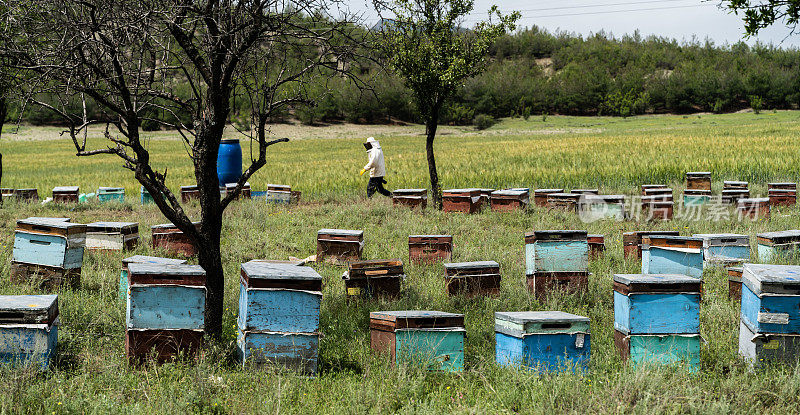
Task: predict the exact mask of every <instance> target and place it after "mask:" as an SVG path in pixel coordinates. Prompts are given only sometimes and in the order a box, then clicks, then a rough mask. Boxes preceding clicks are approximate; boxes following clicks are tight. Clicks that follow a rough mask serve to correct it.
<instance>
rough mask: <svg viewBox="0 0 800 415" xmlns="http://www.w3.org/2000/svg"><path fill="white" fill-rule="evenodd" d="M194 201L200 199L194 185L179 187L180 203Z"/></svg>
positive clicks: (197, 189) (198, 190)
mask: <svg viewBox="0 0 800 415" xmlns="http://www.w3.org/2000/svg"><path fill="white" fill-rule="evenodd" d="M196 199H200V189H199V188H198V187H197V186H196V185H192V186H181V203H189V201H191V200H196Z"/></svg>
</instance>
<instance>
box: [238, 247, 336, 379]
mask: <svg viewBox="0 0 800 415" xmlns="http://www.w3.org/2000/svg"><path fill="white" fill-rule="evenodd" d="M321 303H322V276H321V275H319V274H318V273H317V272H316V271H314V269H313V268H309V267H304V266H297V265H293V264H291V263H278V262H266V261H250V262H247V263H244V264H242V266H241V285H240V288H239V318H238V320H237V326H238V338H237V342H236V344H237V348H238V354H239V359H240V360H241V361H242V363H243V364H246V363H248V362H251V363H253V364H259V365H260V364H268V365H276V366H280V367H284V368H287V369H292V370H296V371H298V372H300V373H305V374H314V373H316V371H317V356H318V350H319V311H320V304H321Z"/></svg>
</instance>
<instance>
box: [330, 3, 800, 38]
mask: <svg viewBox="0 0 800 415" xmlns="http://www.w3.org/2000/svg"><path fill="white" fill-rule="evenodd" d="M345 1H346V2H348V1H349V7H350V8H351V10H352V11H359V12H362V13H363V16H364V18H365V19H366V20H367V22H369V23H374V22H375V21H377V15H376V13H375V12H374V11H373V9H372V3H371V1H368V0H345ZM492 4H497V5H498V6H499V7H500V9H501V10H502V11H504V12H508V11H513V10H518V11H520V12H521V13H522V19H521V20H520V22H519V25H520V26H533V25H537V26H540V27H544V28H546V29H548V30H550V31H555V30H565V31H569V32H574V33H579V34H583V35H587V34H589V33H593V32H598V31H601V30H604V31H606V32H611V33H613V34H614V35H615V36H621V35H623V34H626V33H633V32H634V31H635V30H637V29H638V30H639V31H640V32H641V33H642V34H643V35H649V34H655V35H659V36H667V37H670V38H675V39H678V40H691V39H692V37H696V38H698V39H700V40H703V39H706V38H710V39H712V40H713V41H714V42H715V43H716V44H718V45H721V44H725V43H735V42H737V41H739V40H740V39H741V38H742V34H743V32H744V29H743V26H742V21H741V19H740V17H738V16H736V15H732V14H729V13H728V12H727V11H725V10H720V9H719V8H718V7H717V4H718V2H716V1H715V2H702V1H699V0H594V1H592V0H559V1H546V0H495V1H492V0H475V11H476V12H475V14H474V15H472V16H470V17H469V18H467V21H466V24H465V25H466V26H472V25H474V23H475V20H476V19H479V18H485V17H486V11H487V10H488V9H489V7H491V5H492ZM787 35H788V30H787V29H786V27H784V26H780V25H778V26H775V27H771V28H768V29H765V30H763V31H762V32H761V33H760V34H759V36H758V37H756V38H753V39H748V40H746V42H747V43H751V44H752V43H755V42H756V41H757V40H758V41H761V42H763V43H773V44H775V45H778V46H781V47H797V46H800V35H796V36H791V37H788V38H787Z"/></svg>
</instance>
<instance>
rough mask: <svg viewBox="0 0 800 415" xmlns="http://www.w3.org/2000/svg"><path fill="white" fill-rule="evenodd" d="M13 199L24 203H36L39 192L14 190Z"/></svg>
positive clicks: (35, 190)
mask: <svg viewBox="0 0 800 415" xmlns="http://www.w3.org/2000/svg"><path fill="white" fill-rule="evenodd" d="M14 197H16V198H17V200H21V201H25V202H38V201H39V191H38V190H37V189H14Z"/></svg>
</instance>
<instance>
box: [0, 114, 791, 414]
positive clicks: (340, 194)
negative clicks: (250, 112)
mask: <svg viewBox="0 0 800 415" xmlns="http://www.w3.org/2000/svg"><path fill="white" fill-rule="evenodd" d="M798 121H800V114H799V113H796V112H779V113H776V114H772V113H763V114H761V115H754V114H736V115H723V116H716V115H715V116H710V115H703V116H700V118H698V117H697V116H691V117H686V118H684V117H680V116H677V117H673V116H653V117H637V118H631V119H604V118H576V117H548V119H547V122H545V123H543V122H542V121H541V119H537V120H534V119H533V118H532V119H531V120H530V121H528V122H524V121H521V120H504V121H503V122H502V123H501V124H499V125H498V126H495V127H493V128H491V129H489V130H488V131H484V132H480V133H477V132H474V131H472V130H470V129H466V128H447V129H445V132H446V133H448V134H447V135H444V136H442V137H441V139H440V140H439V142H438V146H439V160H440V163H441V164H440V168H441V171H442V176H443V180H444V182H445V186H446V187H460V186H496V187H500V186H503V187H510V186H526V187H549V186H552V185H557V186H566V187H572V186H575V187H577V186H581V187H583V186H601V187H602V189H603V191H604V192H605V193H611V192H623V193H626V194H635V193H637V188H636V185H638V184H641V183H644V182H668V183H670V184H671V185H673V186H674V187H676V188H680V187H681V183H680V181H681V179H682V175H683V173H684V172H685V171H687V170H706V169H708V170H711V171H712V172H713V177H714V180H715V186H716V188H715V190H716V191H718V190H719V188H718V187H719V186H721V181H722V180H723V179H729V180H732V179H742V180H750V181H751V182H752V184H751V189H752V190H753V193H754V194H757V193H762V194H763V193H764V189H765V185H764V183H765V182H766V181H767V180H773V179H774V180H794V181H796V180H797V179H798V173H797V166H798V163H797V157H798V156H797V154H798V152H797V148H798V138H797V136H798V135H797V134H796V130H797V129H798V127H799V126H800V123H799V122H798ZM281 128H283V129H284V130H283V132H286V133H287V134H289V133H294V134H296V135H297V136H305V135H316V136H317V137H320V136H324V135H325V133H324V131H327V130H326V129H310V128H301V127H289V126H282V127H281ZM326 128H328V127H326ZM335 128H339V129H338V130H335V134H341V135H349V134H352V135H351V137H353V138H341V137H339V138H336V139H324V138H306V139H299V140H296V141H294V142H292V143H289V144H288V145H285V146H282V147H280V146H279V147H275V148H274V149H273V150H271V151H270V157H271V160H272V161H271V164H270V165H269V166H267V168H265V170H264V171H262V172H259V173H258V175H257V177H255V178H254V179H253V180H251V183H252V184H253V187H254V188H255V189H259V188H263V187H264V185H265V184H266V183H268V182H279V183H287V184H291V185H292V186H293V188H298V189H300V190H303V192H304V200H305V201H306V202H304V203H303V204H301V205H299V206H294V207H291V208H288V209H287V208H284V207H275V206H265V205H264V204H262V203H259V202H258V201H255V200H252V201H242V202H239V203H236V204H234V205H232V206H231V207H230V208H229V210H228V211H227V212H226V220H225V232H224V235H225V236H224V240H223V260H224V263H225V270H226V275H228V276H229V278H228V281H227V283H226V300H225V303H226V309H225V315H224V323H225V329H224V330H225V332H224V336H223V337H224V338H223V339H222V340H220V341H214V342H210V343H209V345H208V347H207V348H206V349H205V350H204V353H203V356H202V357H201V358H200V359H199V360H198V361H197V362H177V363H170V364H166V365H163V366H148V367H144V368H137V367H130V366H128V365H127V363H126V361H125V358H124V348H123V347H124V346H123V341H124V325H125V318H124V313H125V306H124V304H122V303H120V302H119V300H118V298H117V284H118V277H119V267H120V260H121V259H122V258H123V257H124V256H128V255H132V254H156V255H158V254H161V253H160V252H154V251H153V250H152V249H150V248H149V241H150V233H149V231H147V228H148V227H149V226H150V225H153V224H157V223H162V222H164V219H163V216H161V214H160V213H159V212H158V211H157V210H156V209H155V208H154V207H153V206H141V205H139V204H138V202H137V199H138V197H137V196H138V186H137V185H136V184H135V183H134V182H133V181H132V179H131V174H130V173H129V172H126V171H124V170H122V169H121V168H120V167H119V162H118V161H116V160H114V159H113V158H91V159H78V158H76V157H74V155H73V153H74V151H73V150H71V149H70V147H69V145H70V143H69V142H67V141H66V140H64V139H59V138H57V137H55V136H53V131H54V130H52V129H39V128H26V129H25V130H23V131H21V132H20V134H19V135H18V136H13V135H11V136H6V135H4V137H10V138H9V139H8V140H4V142H3V143H1V144H0V146H2V152H3V155H4V167H5V168H4V172H5V177H4V180H3V186H4V187H28V186H36V187H38V188H39V190H40V194H41V195H43V196H46V195H49V193H50V192H49V189H51V188H52V187H53V186H56V185H63V184H73V183H74V184H79V185H80V186H81V187H82V188H83V189H93V188H96V187H97V186H101V185H116V184H122V185H124V186H125V187H126V188H127V190H128V192H129V196H128V201H127V202H126V203H124V204H113V205H110V204H109V205H98V204H95V203H89V204H85V205H81V206H78V207H74V208H70V207H66V206H55V205H45V206H40V205H26V204H14V203H10V204H7V205H5V206H4V207H3V208H2V209H0V275H3V276H4V277H3V278H2V279H0V294H24V293H35V292H37V290H36V289H34V288H33V287H30V286H25V285H13V284H10V283H9V281H8V278H7V277H5V276H7V275H8V271H9V261H10V256H11V247H12V245H13V227H14V220H15V219H17V218H20V217H26V216H70V217H72V218H73V220H75V221H78V222H92V221H96V220H112V219H133V220H136V221H138V222H140V230H141V234H142V246H140V247H139V248H138V249H137V250H136V251H135V252H132V253H125V254H122V253H112V254H108V253H106V254H96V253H89V254H87V256H86V258H85V261H84V268H83V277H82V278H83V283H82V286H81V288H80V289H77V290H70V289H65V290H64V291H62V292H60V293H59V294H60V305H61V313H62V314H61V320H62V324H63V325H62V329H61V331H60V333H59V354H58V358H57V361H56V364H55V365H54V367H53V368H52V370H50V371H48V372H45V373H37V372H35V371H32V370H27V369H10V368H0V413H52V412H55V413H74V412H115V413H190V412H191V413H194V412H204V413H242V412H258V413H386V412H395V413H418V412H419V413H429V412H432V413H441V412H459V413H486V412H493V413H515V412H523V413H553V412H557V413H563V412H570V413H577V412H580V413H587V412H589V413H591V412H602V413H631V412H633V413H652V412H667V413H685V412H702V413H708V412H712V413H713V412H719V413H729V412H735V413H744V412H754V411H759V412H762V413H797V412H798V411H799V410H800V399H798V398H797V397H798V396H799V394H800V371H798V368H796V367H788V366H787V367H770V368H767V369H766V370H764V371H759V372H750V371H749V370H748V369H747V367H746V366H745V365H744V364H743V363H742V362H741V360H740V359H739V358H738V356H737V334H738V308H737V306H736V305H735V304H734V303H732V302H730V301H728V299H727V280H726V276H725V275H724V274H723V272H722V271H721V270H712V271H708V272H707V273H706V275H705V287H704V289H705V293H704V298H703V304H702V307H701V310H702V311H701V334H702V336H703V337H704V338H705V340H706V341H707V343H706V344H705V345H704V347H703V349H702V355H701V370H700V371H699V372H698V373H695V374H692V373H689V372H688V371H685V370H683V369H681V368H658V367H650V368H644V369H642V370H633V369H632V368H630V367H628V366H626V365H623V364H622V363H621V361H620V359H619V358H618V357H617V354H616V351H615V349H614V346H613V339H612V332H613V331H612V329H613V302H612V295H611V275H612V274H613V273H622V272H636V271H637V270H638V268H639V263H638V262H636V261H630V260H626V259H624V258H623V255H622V243H621V233H622V232H623V231H627V230H637V229H651V228H657V229H677V230H680V231H681V233H682V234H684V235H689V234H692V233H708V232H718V231H719V232H723V231H724V232H735V233H744V234H747V235H750V236H754V235H755V234H756V233H758V232H762V231H766V230H783V229H792V228H796V227H797V217H798V210H797V209H796V208H791V209H783V210H780V211H778V212H776V213H775V214H774V216H773V218H772V220H770V221H763V220H762V221H756V222H749V221H748V222H738V221H736V220H733V219H728V220H722V221H718V222H712V221H689V220H687V219H676V220H674V221H672V222H667V223H657V224H637V223H635V222H594V223H588V224H586V223H582V222H581V221H580V220H579V218H578V217H577V216H576V215H570V214H564V213H559V212H548V211H544V210H540V209H536V208H533V209H531V210H530V211H529V212H527V213H522V212H517V213H491V212H485V213H482V214H478V215H472V216H466V215H459V214H443V213H439V212H434V211H430V210H429V211H425V212H422V213H420V212H412V211H409V210H406V209H396V208H392V206H391V204H390V203H389V202H388V200H385V199H373V200H369V201H365V200H363V199H362V196H361V193H362V191H363V187H364V186H365V180H364V179H362V178H359V177H358V176H357V172H358V170H359V169H360V166H361V165H362V163H363V162H364V159H365V155H364V153H363V148H362V149H361V150H359V147H360V142H361V140H362V139H363V137H361V136H362V135H366V134H374V135H376V136H377V137H378V138H379V139H380V140H381V142H382V144H383V147H384V149H385V151H386V154H387V164H388V168H389V171H390V176H389V177H388V179H389V182H390V185H391V186H392V187H393V188H394V187H401V186H402V187H406V186H409V187H410V186H421V185H423V186H424V183H425V171H426V169H424V159H423V158H422V148H423V147H422V138H421V137H420V136H419V135H418V134H419V133H420V131H421V130H420V127H418V126H410V127H374V129H373V127H369V126H367V127H364V126H361V127H353V126H339V127H335ZM381 132H386V134H387V135H385V136H383V135H381V134H380V133H381ZM150 149H151V151H152V153H153V154H154V157H155V159H156V160H157V162H158V163H160V164H159V165H161V166H162V167H163V166H169V177H170V179H171V181H172V182H171V183H172V184H173V188H177V186H178V185H181V184H187V183H189V181H190V178H189V174H190V171H191V170H190V167H189V164H188V161H187V159H186V155H185V153H183V148H182V146H181V144H180V142H179V141H176V140H175V137H174V136H172V135H170V134H168V133H159V134H156V135H155V136H154V137H153V139H152V140H151V141H150ZM42 155H46V157H43V156H42ZM189 211H190V212H191V213H192V214H194V215H196V214H197V207H196V206H190V207H189ZM325 227H338V228H350V229H363V230H364V232H365V241H366V245H365V252H364V257H365V258H367V259H377V258H402V259H404V260H406V259H407V237H408V235H410V234H415V233H451V234H453V235H454V239H455V241H454V242H455V246H456V247H455V251H454V256H453V260H454V261H462V260H463V261H469V260H484V259H486V260H496V261H498V262H499V263H500V264H501V270H502V271H501V272H502V275H503V280H502V284H501V295H500V296H498V297H493V298H478V299H466V298H463V297H448V296H447V295H446V293H445V285H444V280H443V278H442V275H443V273H444V271H443V267H442V266H441V264H437V265H433V266H430V267H423V266H416V265H411V264H406V274H407V275H408V279H407V281H406V283H405V284H404V286H403V295H402V296H401V298H400V299H398V300H396V301H391V302H387V301H374V302H367V303H360V304H354V303H348V302H346V301H345V297H344V284H343V282H342V281H341V278H340V277H341V273H342V271H343V269H342V268H340V267H335V266H330V265H318V266H316V268H317V269H318V270H319V272H320V273H321V274H322V275H323V277H324V283H325V288H324V291H323V294H324V297H323V305H322V315H321V332H322V333H323V337H322V340H321V342H320V357H319V360H320V371H319V375H318V376H317V377H315V378H304V377H300V376H297V375H295V374H292V373H282V372H280V371H274V370H269V369H266V370H265V369H258V368H253V367H244V368H242V367H240V366H238V365H237V364H236V362H235V359H234V356H233V349H234V342H235V339H234V336H235V319H236V314H237V311H236V310H237V299H238V295H237V293H238V279H237V278H236V276H237V275H238V266H239V264H240V263H241V262H244V261H247V260H250V259H254V258H271V259H285V258H287V257H288V256H296V257H305V256H307V255H311V254H313V253H314V251H315V232H316V230H318V229H320V228H325ZM570 228H572V229H587V230H588V231H589V232H590V233H602V234H605V235H606V244H607V247H608V248H607V249H608V251H607V255H606V256H605V257H604V258H602V259H600V260H598V261H594V262H592V263H591V265H590V271H591V272H592V273H593V274H592V277H591V279H590V286H589V289H588V291H587V292H586V293H584V294H582V295H577V296H563V297H557V298H550V299H548V301H547V302H545V303H540V302H538V301H537V300H536V299H535V298H534V297H532V296H531V295H530V294H529V293H528V292H527V290H526V289H525V286H524V283H525V277H524V259H523V249H524V244H523V240H522V235H523V233H524V232H525V231H529V230H531V229H570ZM413 308H420V309H436V310H442V311H451V312H460V313H465V315H466V326H467V340H466V346H465V351H466V371H465V372H464V373H463V374H436V373H426V372H424V371H421V370H419V369H417V368H415V367H400V368H395V367H392V366H390V365H389V364H388V363H387V362H386V358H385V356H380V355H373V354H372V353H371V352H370V350H369V334H368V312H369V311H374V310H386V309H413ZM519 310H563V311H567V312H573V313H576V314H581V315H586V316H589V317H590V318H591V320H592V337H591V343H592V345H591V348H592V361H591V364H590V368H591V369H590V371H589V373H587V374H585V375H582V376H581V375H574V374H568V373H564V374H557V375H537V374H535V373H531V372H527V371H520V370H514V369H509V368H500V367H497V366H495V365H494V364H493V361H494V338H493V320H492V318H493V313H494V312H495V311H519Z"/></svg>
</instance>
